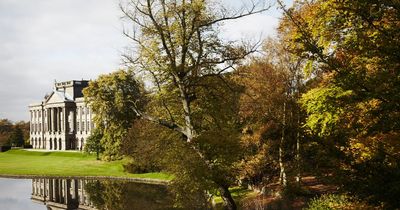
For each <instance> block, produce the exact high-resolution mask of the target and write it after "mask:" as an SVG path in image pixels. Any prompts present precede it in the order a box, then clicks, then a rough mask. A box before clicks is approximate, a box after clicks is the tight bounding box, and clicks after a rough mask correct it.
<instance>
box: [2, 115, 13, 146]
mask: <svg viewBox="0 0 400 210" xmlns="http://www.w3.org/2000/svg"><path fill="white" fill-rule="evenodd" d="M12 128H13V125H12V123H11V122H10V121H9V120H8V119H0V145H8V143H9V141H8V140H9V136H10V133H11V131H12Z"/></svg>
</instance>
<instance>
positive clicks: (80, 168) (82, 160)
mask: <svg viewBox="0 0 400 210" xmlns="http://www.w3.org/2000/svg"><path fill="white" fill-rule="evenodd" d="M124 161H125V160H120V161H113V162H104V161H98V160H96V156H95V155H88V154H85V153H80V152H41V151H27V150H19V149H13V150H10V151H7V152H3V153H0V175H41V176H113V177H132V178H151V179H160V180H169V179H171V177H170V176H169V175H167V174H164V173H146V174H130V173H126V172H124V171H123V167H122V164H123V163H124Z"/></svg>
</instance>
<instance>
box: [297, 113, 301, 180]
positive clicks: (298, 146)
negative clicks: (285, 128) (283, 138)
mask: <svg viewBox="0 0 400 210" xmlns="http://www.w3.org/2000/svg"><path fill="white" fill-rule="evenodd" d="M300 165H301V163H300V111H299V112H298V113H297V133H296V170H297V174H296V183H297V185H299V186H300V183H301V167H300Z"/></svg>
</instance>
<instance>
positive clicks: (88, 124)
mask: <svg viewBox="0 0 400 210" xmlns="http://www.w3.org/2000/svg"><path fill="white" fill-rule="evenodd" d="M88 85H89V81H87V80H80V81H76V80H73V81H67V82H59V83H55V84H54V89H53V91H52V93H51V94H50V95H46V96H45V98H44V100H43V101H42V102H40V103H36V104H31V105H29V112H30V143H31V145H32V146H33V148H35V149H48V150H82V149H83V148H84V145H85V142H86V138H87V137H88V136H89V135H90V132H91V130H92V129H93V128H94V124H93V121H92V118H93V113H92V111H91V110H90V109H89V107H88V106H87V105H86V104H85V102H84V99H83V93H82V90H83V88H85V87H87V86H88Z"/></svg>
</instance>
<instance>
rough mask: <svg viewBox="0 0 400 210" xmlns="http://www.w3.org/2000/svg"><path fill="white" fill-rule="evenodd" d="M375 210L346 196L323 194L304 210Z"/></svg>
mask: <svg viewBox="0 0 400 210" xmlns="http://www.w3.org/2000/svg"><path fill="white" fill-rule="evenodd" d="M329 209H375V208H374V207H372V206H369V205H367V204H365V203H363V202H361V201H359V200H357V199H356V198H354V197H351V196H348V195H336V194H325V195H322V196H321V197H319V198H314V199H312V200H311V201H310V202H309V203H308V208H306V210H329Z"/></svg>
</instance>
